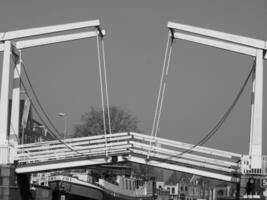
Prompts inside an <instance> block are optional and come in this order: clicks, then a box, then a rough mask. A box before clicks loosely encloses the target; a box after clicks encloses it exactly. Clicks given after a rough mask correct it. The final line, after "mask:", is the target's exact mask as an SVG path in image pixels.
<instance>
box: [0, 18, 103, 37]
mask: <svg viewBox="0 0 267 200" xmlns="http://www.w3.org/2000/svg"><path fill="white" fill-rule="evenodd" d="M97 26H100V21H99V20H91V21H83V22H75V23H67V24H61V25H53V26H45V27H39V28H29V29H23V30H17V31H8V32H4V33H0V41H5V40H13V39H19V38H25V37H30V36H39V35H44V34H50V33H58V32H62V31H71V30H77V29H81V28H90V27H93V28H94V27H97Z"/></svg>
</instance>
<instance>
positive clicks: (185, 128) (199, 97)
mask: <svg viewBox="0 0 267 200" xmlns="http://www.w3.org/2000/svg"><path fill="white" fill-rule="evenodd" d="M94 19H100V23H101V27H102V28H104V29H105V30H106V33H107V34H106V36H105V39H104V40H105V50H106V52H105V53H106V63H107V79H108V89H109V99H110V104H112V105H116V106H119V107H121V108H123V109H126V110H128V111H130V112H131V113H132V114H133V115H135V116H137V118H138V120H139V128H140V130H141V131H142V132H144V133H146V134H150V132H151V128H152V123H153V115H154V111H155V106H156V98H157V92H158V88H159V84H160V76H161V70H162V65H163V59H164V51H165V45H166V41H167V37H168V29H167V22H168V21H173V22H177V23H183V24H188V25H193V26H198V27H203V28H208V29H213V30H218V31H223V32H227V33H232V34H238V35H242V36H247V37H252V38H257V39H263V40H267V20H266V19H267V1H266V0H257V1H251V0H164V1H163V0H161V1H160V0H143V1H139V0H136V1H130V0H90V1H89V0H76V1H72V0H46V1H41V0H1V2H0V32H5V31H11V30H18V29H25V28H32V27H40V26H48V25H56V24H64V23H71V22H78V21H86V20H94ZM22 57H23V61H24V63H25V65H26V68H27V71H28V73H29V75H30V78H31V81H32V84H33V86H34V88H35V90H36V93H37V94H38V97H39V99H40V101H41V103H42V105H43V106H44V108H45V110H46V111H47V113H48V115H49V116H50V118H51V119H52V120H53V122H54V123H55V125H56V127H57V128H58V129H59V130H60V131H63V130H64V128H63V127H64V122H63V119H62V118H58V117H57V114H58V113H60V112H64V113H67V114H68V133H69V134H70V133H72V131H73V129H72V126H73V124H77V123H79V120H80V117H81V115H82V114H83V113H85V112H86V111H88V110H89V108H90V106H101V98H100V86H99V80H98V64H97V46H96V39H95V38H89V39H85V40H80V41H72V42H68V43H64V44H56V45H49V46H42V47H35V48H32V49H27V50H24V51H23V52H22ZM266 64H267V63H266V61H265V66H266ZM251 66H252V59H251V58H250V57H247V56H244V55H239V54H237V53H231V52H225V51H222V50H219V49H215V48H211V47H207V46H202V45H197V44H193V43H190V42H185V41H178V40H177V41H175V45H174V51H173V55H172V59H171V64H170V73H169V76H168V80H167V90H166V97H165V101H164V105H163V112H162V117H161V120H160V125H159V127H160V129H159V133H158V135H159V136H160V137H163V138H168V139H173V140H178V141H182V142H188V143H192V144H194V143H197V142H198V141H199V140H200V139H201V138H202V137H204V136H205V135H206V134H207V132H208V131H209V130H210V129H211V128H213V126H214V125H215V124H216V123H217V122H218V121H219V120H220V118H221V117H222V115H223V114H224V112H225V111H226V109H227V108H228V107H229V106H230V105H231V103H232V101H233V100H234V98H235V96H236V94H237V92H238V91H239V90H240V88H241V86H242V83H243V81H244V80H245V78H246V76H247V74H248V73H249V70H250V68H251ZM0 67H1V66H0ZM0 69H1V68H0ZM266 73H267V71H266V70H265V72H264V77H266V75H267V74H266ZM0 74H1V72H0ZM250 94H251V82H250V84H249V85H248V87H247V88H246V90H245V92H244V94H243V96H242V97H241V99H240V101H239V103H238V104H237V106H236V107H235V109H234V110H233V112H232V113H231V115H230V116H229V118H228V119H227V120H226V122H225V124H224V125H223V126H222V128H221V129H220V130H219V131H218V132H217V133H216V135H215V136H213V137H212V138H211V139H210V140H209V141H208V143H206V144H205V145H206V146H208V147H214V148H218V149H222V150H228V151H232V152H237V153H243V154H247V153H248V148H249V131H250ZM266 99H267V82H266V81H265V83H264V110H263V124H264V125H263V135H264V136H263V153H264V154H266V153H267V145H265V144H264V143H266V142H264V141H267V136H266V134H267V133H266V132H267V125H266V123H264V122H265V121H266V116H267V103H266Z"/></svg>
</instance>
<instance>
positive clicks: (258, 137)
mask: <svg viewBox="0 0 267 200" xmlns="http://www.w3.org/2000/svg"><path fill="white" fill-rule="evenodd" d="M167 26H168V28H169V29H171V30H172V31H173V34H172V36H173V37H174V38H176V39H181V40H187V41H190V42H194V43H199V44H203V45H207V46H212V47H216V48H220V49H224V50H228V51H232V52H237V53H240V54H245V55H249V56H252V57H255V59H256V70H255V78H254V80H253V97H254V99H253V101H252V112H251V129H250V131H251V132H250V147H249V155H250V156H251V159H252V161H251V167H252V168H253V169H261V167H262V163H261V162H262V159H261V156H262V105H263V59H264V58H265V59H267V53H266V50H267V41H263V40H258V39H253V38H249V37H243V36H239V35H234V34H229V33H224V32H219V31H214V30H210V29H204V28H199V27H195V26H189V25H185V24H179V23H174V22H169V23H168V25H167ZM264 54H265V55H264Z"/></svg>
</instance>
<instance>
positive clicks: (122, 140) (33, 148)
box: [17, 133, 131, 164]
mask: <svg viewBox="0 0 267 200" xmlns="http://www.w3.org/2000/svg"><path fill="white" fill-rule="evenodd" d="M129 138H131V136H130V135H129V134H128V133H119V134H108V135H107V136H104V135H98V136H90V137H80V138H71V139H65V140H63V141H64V144H63V143H62V142H60V141H47V142H40V143H31V144H24V145H18V147H17V159H18V162H19V163H25V164H27V163H28V164H30V163H40V162H47V161H57V160H64V159H73V158H81V157H88V156H89V157H94V156H105V155H106V154H108V155H110V154H114V153H122V152H125V151H128V149H129V148H130V147H131V144H129V143H128V140H129Z"/></svg>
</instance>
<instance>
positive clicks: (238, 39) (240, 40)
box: [167, 22, 267, 49]
mask: <svg viewBox="0 0 267 200" xmlns="http://www.w3.org/2000/svg"><path fill="white" fill-rule="evenodd" d="M167 26H168V28H171V29H174V30H180V31H185V32H189V33H193V34H196V35H202V36H206V37H211V38H216V39H220V40H224V41H228V42H232V43H237V44H242V45H245V46H250V47H254V48H257V49H267V46H266V41H264V40H258V39H254V38H249V37H244V36H239V35H234V34H229V33H225V32H220V31H214V30H210V29H205V28H199V27H196V26H189V25H185V24H180V23H174V22H168V25H167Z"/></svg>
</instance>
